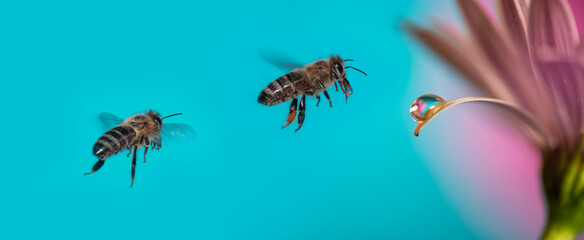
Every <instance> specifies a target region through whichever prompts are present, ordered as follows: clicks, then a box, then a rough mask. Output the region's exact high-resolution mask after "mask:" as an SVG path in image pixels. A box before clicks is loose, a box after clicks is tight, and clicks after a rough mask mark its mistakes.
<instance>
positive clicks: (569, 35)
mask: <svg viewBox="0 0 584 240" xmlns="http://www.w3.org/2000/svg"><path fill="white" fill-rule="evenodd" d="M529 16H530V17H529V23H528V33H529V36H528V37H529V42H530V44H531V47H532V50H533V51H534V52H533V53H534V54H535V56H536V57H543V58H549V56H546V55H548V54H555V55H556V56H554V57H568V56H570V54H571V53H572V51H573V50H574V48H575V47H576V46H577V45H578V42H579V37H578V29H577V28H576V22H575V20H574V15H573V14H572V11H571V9H570V5H569V4H568V3H567V2H566V1H564V0H532V1H531V4H530V5H529ZM540 55H544V56H540Z"/></svg>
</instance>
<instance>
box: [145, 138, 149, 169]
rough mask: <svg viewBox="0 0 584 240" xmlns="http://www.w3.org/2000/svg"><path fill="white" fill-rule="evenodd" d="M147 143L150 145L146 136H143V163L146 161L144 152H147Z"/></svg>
mask: <svg viewBox="0 0 584 240" xmlns="http://www.w3.org/2000/svg"><path fill="white" fill-rule="evenodd" d="M149 145H150V141H148V138H147V137H144V163H146V153H148V147H149Z"/></svg>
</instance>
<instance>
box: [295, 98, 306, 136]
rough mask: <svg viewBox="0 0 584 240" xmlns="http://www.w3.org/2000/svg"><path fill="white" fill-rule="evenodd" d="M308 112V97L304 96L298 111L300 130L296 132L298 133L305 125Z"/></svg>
mask: <svg viewBox="0 0 584 240" xmlns="http://www.w3.org/2000/svg"><path fill="white" fill-rule="evenodd" d="M305 111H306V95H302V99H301V100H300V108H299V110H298V128H297V129H296V130H294V132H298V130H300V128H301V127H302V124H303V123H304V112H305Z"/></svg>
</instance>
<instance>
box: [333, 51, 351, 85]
mask: <svg viewBox="0 0 584 240" xmlns="http://www.w3.org/2000/svg"><path fill="white" fill-rule="evenodd" d="M329 61H330V62H331V64H332V66H333V69H331V73H332V75H333V77H334V78H335V79H336V80H337V81H339V82H344V81H346V80H347V73H346V72H345V62H344V61H343V59H341V57H340V56H339V55H336V56H331V57H330V58H329Z"/></svg>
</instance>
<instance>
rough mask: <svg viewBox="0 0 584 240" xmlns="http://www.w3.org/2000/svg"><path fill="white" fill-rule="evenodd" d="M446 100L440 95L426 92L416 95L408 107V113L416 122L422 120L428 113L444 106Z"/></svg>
mask: <svg viewBox="0 0 584 240" xmlns="http://www.w3.org/2000/svg"><path fill="white" fill-rule="evenodd" d="M445 103H446V101H444V99H442V98H441V97H440V96H436V95H434V94H426V95H422V96H420V97H418V98H417V99H416V100H415V101H414V103H412V106H411V107H410V114H411V115H412V118H413V119H414V120H415V121H416V122H423V121H425V120H426V119H428V116H429V113H432V112H434V111H436V110H437V109H439V108H441V107H442V106H444V104H445Z"/></svg>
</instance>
